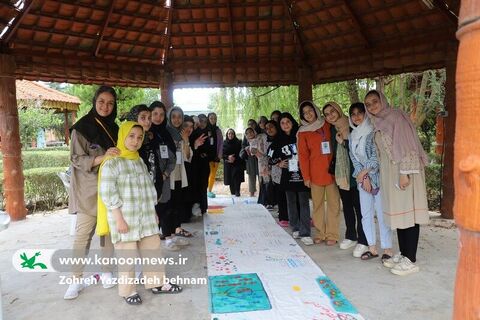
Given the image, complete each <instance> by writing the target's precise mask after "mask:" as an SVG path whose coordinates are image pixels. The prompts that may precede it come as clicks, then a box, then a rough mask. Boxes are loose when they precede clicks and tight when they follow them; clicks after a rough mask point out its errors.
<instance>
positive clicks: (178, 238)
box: [172, 237, 190, 247]
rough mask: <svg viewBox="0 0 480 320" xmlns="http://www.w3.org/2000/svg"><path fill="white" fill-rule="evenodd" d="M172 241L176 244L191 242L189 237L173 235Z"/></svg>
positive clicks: (185, 244)
mask: <svg viewBox="0 0 480 320" xmlns="http://www.w3.org/2000/svg"><path fill="white" fill-rule="evenodd" d="M172 242H173V243H174V244H176V245H177V246H181V247H183V246H188V245H189V244H190V242H188V240H187V239H183V238H180V237H173V238H172Z"/></svg>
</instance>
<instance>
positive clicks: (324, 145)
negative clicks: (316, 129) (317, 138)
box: [322, 141, 331, 154]
mask: <svg viewBox="0 0 480 320" xmlns="http://www.w3.org/2000/svg"><path fill="white" fill-rule="evenodd" d="M330 153H331V151H330V142H329V141H323V142H322V154H330Z"/></svg>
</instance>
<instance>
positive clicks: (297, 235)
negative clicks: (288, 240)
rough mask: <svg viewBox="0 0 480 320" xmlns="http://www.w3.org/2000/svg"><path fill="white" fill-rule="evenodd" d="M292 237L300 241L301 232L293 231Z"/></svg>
mask: <svg viewBox="0 0 480 320" xmlns="http://www.w3.org/2000/svg"><path fill="white" fill-rule="evenodd" d="M292 237H293V239H300V232H299V231H293V232H292Z"/></svg>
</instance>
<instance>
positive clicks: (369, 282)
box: [0, 199, 457, 320]
mask: <svg viewBox="0 0 480 320" xmlns="http://www.w3.org/2000/svg"><path fill="white" fill-rule="evenodd" d="M250 200H251V201H252V200H253V199H250ZM69 223H70V216H69V215H68V214H66V211H65V210H61V211H56V212H53V213H49V214H45V215H43V214H35V215H30V216H28V218H27V220H25V221H21V222H16V223H13V224H11V225H10V228H9V229H8V230H6V231H3V232H1V233H0V252H2V254H1V255H0V271H1V289H2V300H3V309H4V319H35V320H42V319H48V320H56V319H122V320H127V319H150V318H162V319H180V320H181V319H195V320H203V319H205V320H206V319H210V313H209V301H208V289H207V286H206V285H186V286H185V287H186V288H185V291H184V293H182V294H179V295H160V296H154V295H152V294H150V292H146V291H144V289H141V290H139V292H140V294H142V298H143V300H144V303H143V305H142V306H128V305H126V304H125V303H124V302H123V300H121V299H120V298H119V297H118V295H117V292H116V289H108V290H106V289H103V288H101V286H100V285H97V286H90V287H88V288H86V289H85V290H84V291H83V292H82V293H81V295H80V296H79V297H78V298H77V299H76V300H72V301H64V300H63V294H64V292H65V290H66V286H65V285H59V284H58V282H59V274H58V273H19V272H17V271H16V270H15V269H14V268H13V266H12V264H11V257H12V254H13V253H14V252H15V251H16V250H17V249H22V248H56V249H60V248H63V249H68V248H70V247H71V245H72V241H73V237H71V236H69V235H68V230H69ZM185 227H186V228H187V229H189V230H192V231H196V236H195V237H194V238H193V239H192V241H191V242H192V245H191V246H189V247H188V249H186V250H185V251H183V254H184V255H185V256H188V257H189V261H191V263H190V262H189V263H188V264H187V266H185V267H182V268H181V269H180V271H181V274H180V276H182V277H191V278H202V277H206V276H207V272H206V271H207V270H206V259H205V244H204V237H203V223H202V221H201V220H199V221H196V222H194V223H191V224H187V225H185ZM298 243H299V244H300V245H301V246H302V248H303V249H304V250H305V252H307V253H308V254H309V256H310V257H311V258H312V259H313V260H314V261H315V262H316V263H317V264H318V265H319V266H320V267H321V269H322V270H323V271H324V272H325V274H326V275H327V276H328V277H329V278H330V279H332V280H333V281H334V282H335V284H336V285H337V286H338V287H339V288H340V289H341V291H342V292H343V293H344V294H345V295H346V297H347V298H348V299H349V301H350V302H351V303H352V304H353V305H354V306H355V307H356V308H357V309H358V311H359V312H360V313H361V314H362V315H363V316H364V317H365V319H412V320H413V319H436V320H437V319H438V320H442V319H450V318H451V314H452V304H453V290H454V279H455V269H456V259H457V232H456V229H454V228H453V229H447V228H442V227H435V226H426V227H422V229H421V234H420V244H419V252H418V264H419V266H420V269H421V271H420V273H418V274H414V275H411V276H408V277H399V276H394V275H392V274H391V273H390V272H388V270H386V269H385V268H383V267H382V266H381V264H380V262H379V260H375V259H374V260H370V261H367V262H364V261H360V260H359V259H354V258H353V257H352V256H351V250H345V251H344V250H339V249H338V247H327V246H325V245H315V246H310V247H305V246H304V245H303V244H302V243H301V242H298ZM92 246H93V247H94V248H98V240H97V239H95V240H94V242H93V244H92ZM394 246H395V247H397V244H396V243H395V244H394ZM167 272H168V274H170V275H172V274H173V272H172V270H168V269H167ZM299 320H302V319H299Z"/></svg>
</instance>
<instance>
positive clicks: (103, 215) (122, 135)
mask: <svg viewBox="0 0 480 320" xmlns="http://www.w3.org/2000/svg"><path fill="white" fill-rule="evenodd" d="M134 126H139V124H138V123H137V122H134V121H126V122H124V123H122V125H121V126H120V129H119V131H118V140H117V148H118V149H120V155H119V157H120V158H124V159H128V160H138V159H140V155H139V154H138V151H130V150H128V149H127V148H126V147H125V139H126V138H127V136H128V134H129V133H130V131H131V130H132V128H133V127H134ZM112 158H114V157H111V156H108V157H105V159H103V161H102V163H101V164H100V168H99V169H98V188H100V182H101V179H102V168H103V165H104V164H105V162H107V161H108V160H110V159H112ZM96 232H97V234H98V235H99V236H104V235H107V234H108V233H109V232H110V229H109V227H108V220H107V207H106V206H105V203H103V201H102V198H101V197H100V190H98V191H97V230H96Z"/></svg>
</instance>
